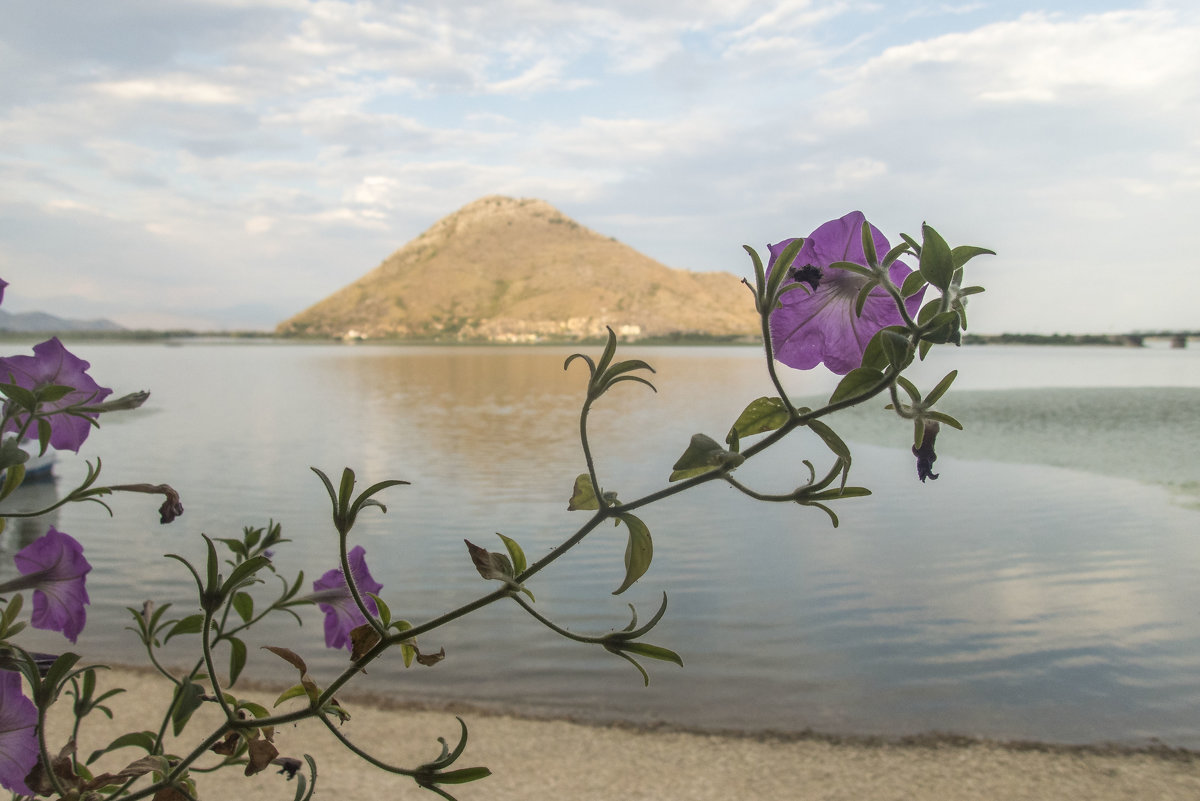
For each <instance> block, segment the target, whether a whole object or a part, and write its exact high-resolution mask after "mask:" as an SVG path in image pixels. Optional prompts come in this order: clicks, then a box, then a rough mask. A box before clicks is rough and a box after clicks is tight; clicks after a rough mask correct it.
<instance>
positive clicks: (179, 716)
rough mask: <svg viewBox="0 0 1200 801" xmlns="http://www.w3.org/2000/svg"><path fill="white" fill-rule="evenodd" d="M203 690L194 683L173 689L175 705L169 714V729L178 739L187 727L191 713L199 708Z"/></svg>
mask: <svg viewBox="0 0 1200 801" xmlns="http://www.w3.org/2000/svg"><path fill="white" fill-rule="evenodd" d="M203 695H204V688H203V687H201V686H200V685H199V684H196V683H195V682H188V683H187V684H181V685H180V686H178V687H176V688H175V705H174V710H173V711H172V712H171V727H172V729H173V730H174V732H175V736H176V737H178V736H179V735H180V734H181V733H182V732H183V730H184V727H186V726H187V724H188V720H190V719H191V717H192V713H193V712H195V711H196V710H197V709H199V708H200V704H201V703H203V701H202V700H201V699H202V697H203Z"/></svg>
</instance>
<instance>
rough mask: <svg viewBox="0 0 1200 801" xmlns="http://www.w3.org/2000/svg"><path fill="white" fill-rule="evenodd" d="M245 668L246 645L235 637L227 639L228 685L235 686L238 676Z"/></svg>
mask: <svg viewBox="0 0 1200 801" xmlns="http://www.w3.org/2000/svg"><path fill="white" fill-rule="evenodd" d="M245 667H246V643H244V642H242V641H241V640H239V639H238V638H237V637H230V638H229V685H230V686H231V687H232V686H233V685H234V684H237V680H238V676H240V675H242V669H243V668H245Z"/></svg>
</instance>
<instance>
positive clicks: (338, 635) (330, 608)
mask: <svg viewBox="0 0 1200 801" xmlns="http://www.w3.org/2000/svg"><path fill="white" fill-rule="evenodd" d="M366 553H367V552H366V549H364V548H363V547H362V546H361V545H355V546H354V547H353V548H351V549H350V553H348V554H346V556H347V558H348V559H349V560H350V572H351V574H352V575H353V576H354V584H355V586H357V587H358V591H359V593H360V594H361V595H362V597H363V602H364V603H365V604H366V607H367V609H368V610H370V612H371V614H373V615H374V614H378V612H379V609H378V608H377V607H376V606H375V601H374V600H373V599H372V598H370V597H369V596H367V594H366V593H368V592H370V593H374V594H376V595H378V594H379V591H380V590H382V589H383V585H382V584H380V583H379V582H378V581H376V580H375V579H373V578H372V577H371V571H369V570H368V569H367V560H366ZM313 593H314V600H316V602H317V606H318V607H319V608H320V610H321V611H322V612H324V613H325V646H326V647H328V648H342V647H345V648H350V647H351V644H350V632H351V631H353V630H354V629H356V628H358V627H359V626H361V625H363V624H364V623H366V622H367V619H366V618H365V617H363V614H362V612H361V611H360V610H359V608H358V606H357V605H356V604H355V603H354V598H353V596H351V595H350V588H349V587H348V586H347V585H346V577H345V576H343V575H342V570H341V568H334V569H333V570H330V571H328V572H327V573H326V574H325V575H323V576H321V577H320V578H319V579H317V580H316V581H314V582H313Z"/></svg>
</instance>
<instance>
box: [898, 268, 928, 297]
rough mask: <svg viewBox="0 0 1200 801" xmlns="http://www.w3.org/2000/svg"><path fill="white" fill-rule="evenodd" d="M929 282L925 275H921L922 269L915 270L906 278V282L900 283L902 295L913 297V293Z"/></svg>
mask: <svg viewBox="0 0 1200 801" xmlns="http://www.w3.org/2000/svg"><path fill="white" fill-rule="evenodd" d="M927 283H929V282H928V281H926V280H925V276H923V275H921V271H920V270H913V271H912V272H911V273H909V274H908V277H907V278H905V279H904V283H903V284H901V285H900V296H901V297H905V298H911V297H912V296H913V295H915V294H917V293H918V292H920V291H921V287H923V286H925V285H926V284H927Z"/></svg>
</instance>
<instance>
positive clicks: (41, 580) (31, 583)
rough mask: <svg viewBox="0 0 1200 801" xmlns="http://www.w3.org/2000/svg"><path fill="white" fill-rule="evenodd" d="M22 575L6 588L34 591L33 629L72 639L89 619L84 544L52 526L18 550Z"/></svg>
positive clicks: (87, 569)
mask: <svg viewBox="0 0 1200 801" xmlns="http://www.w3.org/2000/svg"><path fill="white" fill-rule="evenodd" d="M13 561H14V562H16V565H17V570H19V571H21V576H22V577H21V578H19V579H16V580H15V581H10V582H7V583H6V584H5V585H4V589H5V590H7V591H10V592H11V591H12V590H15V589H32V590H33V615H32V618H31V621H30V622H32V623H33V626H34V628H39V629H52V630H54V631H61V632H62V633H63V636H65V637H66V638H67V639H68V640H70V641H71V642H75V640H76V639H77V638H78V637H79V632H81V631H83V626H84V623H86V622H87V610H85V609H84V608H83V607H84V605H86V604H88V603H90V601H89V599H88V594H87V588H86V587H85V586H84V581H85V578H84V577H85V576H87V574H88V571H90V570H91V569H92V566H91V565H90V564H88V560H87V559H84V558H83V546H82V545H80V544H79V543H78V542H76V540H75V538H74V537H72V536H71V535H70V534H64V533H62V532H61V531H59V530H58V529H56V528H54V527H53V526H51V527H50V530H49V531H47V532H46V533H45V534H43V535H42V536H40V537H38V538H37V539H36V540H34V541H33V542H31V543H29V544H28V545H26V546H25V547H24V548H22V549H21V550H19V551H17V553H16V555H15V556H14V557H13Z"/></svg>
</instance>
